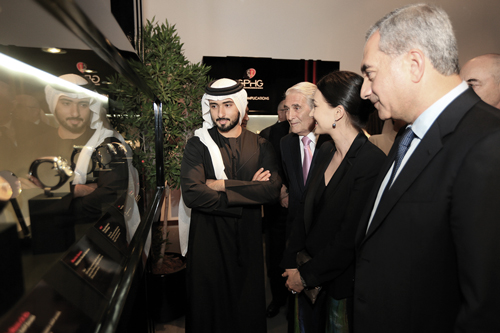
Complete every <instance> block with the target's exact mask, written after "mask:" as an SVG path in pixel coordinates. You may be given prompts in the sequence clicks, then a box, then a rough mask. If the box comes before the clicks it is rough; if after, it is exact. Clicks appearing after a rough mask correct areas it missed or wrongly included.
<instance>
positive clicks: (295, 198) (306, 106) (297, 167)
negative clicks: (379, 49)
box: [280, 82, 331, 235]
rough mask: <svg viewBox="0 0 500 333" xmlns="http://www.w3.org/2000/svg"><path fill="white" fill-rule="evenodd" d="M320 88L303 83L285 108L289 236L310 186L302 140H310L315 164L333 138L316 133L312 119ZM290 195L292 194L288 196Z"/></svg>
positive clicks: (283, 148) (283, 154) (288, 94)
mask: <svg viewBox="0 0 500 333" xmlns="http://www.w3.org/2000/svg"><path fill="white" fill-rule="evenodd" d="M315 92H316V85H314V84H312V83H310V82H300V83H298V84H296V85H294V86H293V87H291V88H289V89H288V90H287V91H286V99H285V109H286V110H287V111H286V116H287V120H288V122H289V123H290V132H291V133H290V134H288V135H287V136H285V137H284V138H283V139H281V144H280V146H281V158H282V163H283V171H284V174H285V178H283V183H284V185H285V188H284V190H285V191H284V193H282V196H281V197H282V200H281V204H282V205H283V206H284V207H288V217H287V229H288V230H287V235H288V234H290V230H289V228H290V226H291V225H292V221H293V219H294V217H295V216H296V215H297V214H298V209H299V207H300V203H301V201H302V199H303V194H304V191H305V189H306V186H307V180H308V178H309V176H307V177H306V179H304V172H303V171H304V170H303V168H302V166H303V163H304V156H305V154H304V144H303V141H302V139H303V138H304V137H309V139H310V141H311V143H310V144H309V147H310V149H311V152H312V156H313V158H312V161H311V167H310V169H312V165H313V163H315V159H314V152H315V150H316V149H317V148H319V147H320V146H321V144H322V143H323V142H325V141H328V140H330V139H331V138H330V137H329V136H328V135H320V136H319V137H317V136H316V134H314V132H313V130H314V126H315V123H314V119H313V118H311V117H309V112H311V109H312V108H313V107H314V105H313V96H314V93H315ZM287 194H288V195H287Z"/></svg>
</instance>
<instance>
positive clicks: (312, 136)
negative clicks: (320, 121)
mask: <svg viewBox="0 0 500 333" xmlns="http://www.w3.org/2000/svg"><path fill="white" fill-rule="evenodd" d="M304 136H305V135H299V144H300V165H302V164H304V143H303V142H302V138H303V137H304ZM307 137H308V138H309V139H311V142H310V143H309V148H311V153H312V154H313V156H314V150H315V149H316V142H317V141H318V137H317V136H316V134H314V133H313V132H309V134H307Z"/></svg>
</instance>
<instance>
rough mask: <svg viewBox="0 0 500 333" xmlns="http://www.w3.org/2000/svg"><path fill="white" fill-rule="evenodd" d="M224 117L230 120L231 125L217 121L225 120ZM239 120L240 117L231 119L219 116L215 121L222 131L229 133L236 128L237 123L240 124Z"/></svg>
mask: <svg viewBox="0 0 500 333" xmlns="http://www.w3.org/2000/svg"><path fill="white" fill-rule="evenodd" d="M223 119H225V120H229V125H219V123H217V121H219V120H223ZM238 121H239V119H235V120H234V121H231V119H229V118H218V119H217V120H216V121H214V123H215V126H217V129H218V130H219V131H220V132H222V133H227V132H229V131H230V130H232V129H233V128H235V127H236V125H238Z"/></svg>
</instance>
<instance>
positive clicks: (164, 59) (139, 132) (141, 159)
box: [106, 18, 210, 188]
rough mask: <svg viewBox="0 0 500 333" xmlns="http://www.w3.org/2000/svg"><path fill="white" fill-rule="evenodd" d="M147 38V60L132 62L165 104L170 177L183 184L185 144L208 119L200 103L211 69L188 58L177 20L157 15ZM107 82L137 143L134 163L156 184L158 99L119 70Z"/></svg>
mask: <svg viewBox="0 0 500 333" xmlns="http://www.w3.org/2000/svg"><path fill="white" fill-rule="evenodd" d="M143 37H144V45H139V47H138V49H139V50H142V46H144V52H143V53H142V54H140V57H141V58H142V59H143V61H142V62H139V61H131V62H130V65H131V66H132V67H133V68H134V70H136V72H137V73H138V74H139V75H140V76H141V77H142V78H143V79H144V80H145V82H146V83H147V84H148V86H149V87H150V88H151V89H152V90H153V92H154V93H155V95H156V96H157V97H158V98H159V99H160V101H161V102H162V104H163V105H162V106H163V127H164V142H163V149H164V152H165V176H166V180H167V181H168V184H169V185H170V187H172V188H173V187H175V188H178V187H179V181H180V164H181V161H182V154H183V152H184V146H185V144H186V142H187V140H188V139H189V137H190V136H191V135H192V133H193V132H194V129H196V128H198V127H200V126H201V124H202V122H203V119H202V116H201V104H200V103H201V97H202V96H203V91H204V88H205V86H206V85H207V84H208V81H209V78H208V76H207V73H208V71H209V69H210V68H209V67H207V66H204V65H201V64H200V63H197V64H192V63H190V62H189V61H188V60H187V59H186V57H185V56H184V54H183V51H182V47H183V44H182V43H181V42H180V37H179V36H178V35H177V30H176V29H175V25H169V24H168V21H166V22H165V24H163V23H162V24H159V23H156V22H154V18H153V20H152V21H149V20H148V21H147V24H146V25H145V26H144V28H143ZM108 81H110V82H112V84H110V85H109V86H108V87H107V89H106V90H107V93H108V94H109V95H110V99H112V100H113V103H111V105H110V108H111V110H110V113H111V114H112V116H111V118H110V121H111V123H112V125H113V126H114V127H115V128H116V129H117V130H118V131H119V132H121V133H122V134H123V135H124V137H125V139H126V140H130V141H132V142H133V143H135V144H137V147H136V148H135V149H134V154H135V156H134V165H135V166H136V168H137V170H139V172H140V173H141V174H143V175H144V176H145V178H146V179H147V183H148V184H147V185H149V186H150V187H154V185H155V183H156V168H155V164H154V163H155V149H154V142H155V133H154V110H153V101H152V100H151V99H149V98H148V97H147V96H146V95H145V94H144V93H142V92H141V91H140V90H139V89H138V88H136V87H135V86H133V85H131V84H130V83H129V82H128V81H127V80H125V79H124V78H123V77H122V76H120V75H115V76H113V77H111V78H108ZM133 145H134V144H133ZM134 146H135V145H134Z"/></svg>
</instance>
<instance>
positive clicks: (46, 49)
mask: <svg viewBox="0 0 500 333" xmlns="http://www.w3.org/2000/svg"><path fill="white" fill-rule="evenodd" d="M42 51H43V52H47V53H52V54H65V53H66V51H64V50H63V49H58V48H57V47H44V48H42Z"/></svg>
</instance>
